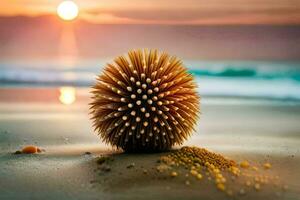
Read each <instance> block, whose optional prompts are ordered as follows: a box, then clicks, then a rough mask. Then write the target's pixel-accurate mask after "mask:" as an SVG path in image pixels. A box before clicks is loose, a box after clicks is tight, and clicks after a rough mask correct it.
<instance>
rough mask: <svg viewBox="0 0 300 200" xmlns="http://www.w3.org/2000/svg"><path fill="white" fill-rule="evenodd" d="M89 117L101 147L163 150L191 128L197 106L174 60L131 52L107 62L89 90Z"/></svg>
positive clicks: (186, 75) (182, 70)
mask: <svg viewBox="0 0 300 200" xmlns="http://www.w3.org/2000/svg"><path fill="white" fill-rule="evenodd" d="M91 93H92V102H91V103H90V105H91V107H90V110H91V115H92V120H93V125H94V127H95V131H97V132H98V133H99V135H100V136H101V138H102V139H103V141H104V142H105V143H109V144H111V145H113V146H116V147H117V148H122V149H123V150H125V151H131V152H132V151H133V152H138V151H162V150H167V149H169V148H171V147H172V146H173V145H175V144H182V142H183V141H184V140H186V139H187V137H188V136H189V135H190V134H191V132H192V130H194V128H193V127H194V125H195V123H196V121H197V118H198V115H199V110H200V105H199V104H200V103H199V99H200V97H199V95H198V94H197V92H196V84H195V82H194V79H193V77H192V75H191V74H189V73H188V72H187V69H186V68H185V67H184V66H183V64H182V62H181V61H180V60H179V59H177V58H176V57H174V56H172V57H170V56H169V55H168V54H167V53H159V52H158V51H157V50H150V51H148V50H133V51H130V52H129V53H128V56H119V57H117V58H116V59H115V60H114V64H107V66H106V67H105V68H104V70H103V72H102V74H100V75H99V76H98V77H97V81H96V83H95V85H94V86H93V89H92V92H91Z"/></svg>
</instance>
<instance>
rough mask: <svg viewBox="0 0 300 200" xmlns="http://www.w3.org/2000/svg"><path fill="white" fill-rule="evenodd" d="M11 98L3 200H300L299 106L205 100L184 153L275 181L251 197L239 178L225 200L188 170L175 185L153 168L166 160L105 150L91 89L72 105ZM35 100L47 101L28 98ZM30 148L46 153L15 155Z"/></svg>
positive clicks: (4, 105)
mask: <svg viewBox="0 0 300 200" xmlns="http://www.w3.org/2000/svg"><path fill="white" fill-rule="evenodd" d="M15 90H16V89H13V88H8V89H1V90H0V96H1V102H0V165H1V167H0V179H1V181H0V198H1V199H41V198H43V199H153V198H154V199H183V198H184V199H254V198H256V199H299V196H300V190H299V188H300V182H299V180H300V173H299V170H298V168H299V164H300V158H299V147H300V140H299V136H300V133H299V130H300V124H299V121H300V114H299V113H300V106H299V105H297V104H291V103H285V102H269V101H251V100H242V99H230V98H225V99H224V98H212V97H203V98H202V115H201V119H200V121H199V124H198V126H197V128H196V132H195V133H194V134H193V136H192V137H191V138H190V139H189V140H188V141H186V142H185V143H184V144H183V145H185V146H197V147H203V148H206V149H208V150H210V151H213V152H217V153H220V154H222V155H224V156H226V157H229V158H231V159H233V160H235V161H237V162H241V161H244V160H248V161H249V162H250V163H251V164H252V165H255V166H258V167H259V168H260V169H259V170H260V173H261V174H263V175H269V176H278V177H279V179H280V184H279V185H278V186H276V185H274V184H272V183H268V184H266V185H264V186H262V187H261V189H260V190H259V191H256V190H255V189H254V188H253V187H249V188H248V187H247V186H245V185H244V181H245V180H244V179H243V178H241V179H238V180H237V181H236V182H234V183H232V185H233V188H232V189H233V190H234V191H235V190H236V192H234V195H233V196H228V195H226V194H224V193H223V192H220V191H218V190H217V189H216V187H215V186H214V184H213V183H211V182H210V181H209V180H207V179H206V178H204V179H203V180H202V181H197V180H194V179H193V178H191V177H186V176H185V174H186V170H185V169H178V170H177V171H178V174H179V175H178V177H175V178H173V177H171V176H170V175H169V172H166V173H160V172H157V170H156V167H157V160H158V159H159V157H160V156H162V155H165V154H168V152H165V153H156V154H124V153H122V152H121V151H119V150H116V149H113V148H111V147H109V146H107V145H105V144H103V143H102V142H101V141H100V139H99V137H98V136H97V135H96V134H95V133H93V130H92V127H91V122H90V121H89V116H88V106H87V103H88V92H87V91H88V89H85V88H81V89H77V90H76V91H77V93H76V94H77V101H75V103H73V104H71V105H63V104H62V103H61V102H60V101H59V100H58V99H59V90H58V89H57V88H43V89H42V90H41V89H18V92H16V91H15ZM8 93H9V94H11V95H10V98H8V95H7V94H8ZM37 94H43V95H41V96H42V97H47V98H40V99H38V100H36V98H31V97H34V96H36V95H37ZM3 97H6V98H3ZM18 97H26V98H27V100H26V101H25V102H24V101H22V102H21V101H18ZM23 100H24V98H23ZM29 144H33V145H37V146H39V147H40V148H42V149H44V150H45V152H42V153H41V154H35V155H14V154H13V153H14V152H15V151H16V150H19V149H20V148H22V147H23V146H25V145H29ZM176 148H180V147H175V149H176ZM86 152H89V153H86ZM103 155H107V156H110V157H111V156H112V157H113V161H111V162H109V163H107V166H108V167H109V170H106V171H105V170H104V171H103V169H102V168H101V165H99V164H98V163H97V160H98V159H99V157H101V156H103ZM265 162H269V163H271V164H272V168H271V169H270V170H264V169H263V168H262V167H261V166H262V164H263V163H265ZM132 163H134V166H133V167H128V166H129V165H131V164H132ZM144 170H146V171H147V173H145V172H144ZM187 179H188V180H189V181H190V183H191V184H190V185H188V186H187V185H186V184H185V181H186V180H187ZM283 187H287V188H283ZM240 188H245V190H246V193H245V194H244V195H240V194H238V190H239V189H240Z"/></svg>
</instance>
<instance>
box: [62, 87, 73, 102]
mask: <svg viewBox="0 0 300 200" xmlns="http://www.w3.org/2000/svg"><path fill="white" fill-rule="evenodd" d="M59 92H60V95H59V101H60V102H61V103H62V104H65V105H71V104H73V103H74V102H75V101H76V89H75V88H74V87H60V88H59Z"/></svg>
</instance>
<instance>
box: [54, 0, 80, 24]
mask: <svg viewBox="0 0 300 200" xmlns="http://www.w3.org/2000/svg"><path fill="white" fill-rule="evenodd" d="M57 14H58V16H59V17H60V18H61V19H63V20H66V21H70V20H73V19H75V18H76V17H77V16H78V6H77V5H76V4H75V3H74V2H73V1H63V2H61V3H60V4H59V6H58V7H57Z"/></svg>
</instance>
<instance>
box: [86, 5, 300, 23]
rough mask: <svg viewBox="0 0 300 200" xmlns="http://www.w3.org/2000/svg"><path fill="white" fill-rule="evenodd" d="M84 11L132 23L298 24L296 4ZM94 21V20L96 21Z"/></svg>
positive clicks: (96, 17) (298, 16)
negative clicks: (293, 5) (292, 5)
mask: <svg viewBox="0 0 300 200" xmlns="http://www.w3.org/2000/svg"><path fill="white" fill-rule="evenodd" d="M85 14H86V15H88V16H89V18H90V19H92V18H94V19H97V20H99V21H101V19H102V18H101V16H102V17H104V16H106V17H107V16H110V19H114V21H118V20H120V21H124V20H125V21H128V22H132V23H156V24H160V23H163V24H164V23H171V24H201V23H207V22H213V23H218V22H219V23H221V24H224V23H225V24H227V23H228V24H230V23H237V24H239V23H241V24H243V23H247V24H268V23H270V24H276V23H283V24H285V23H287V24H288V23H291V24H295V23H296V24H300V7H294V8H290V7H288V8H278V7H256V8H246V9H241V8H239V9H237V8H234V7H233V8H230V7H226V8H225V7H220V6H219V7H210V8H205V9H204V8H194V9H181V10H180V9H150V10H149V9H123V10H116V9H103V8H102V9H101V8H98V9H90V10H86V11H85ZM97 20H95V21H97Z"/></svg>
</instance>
